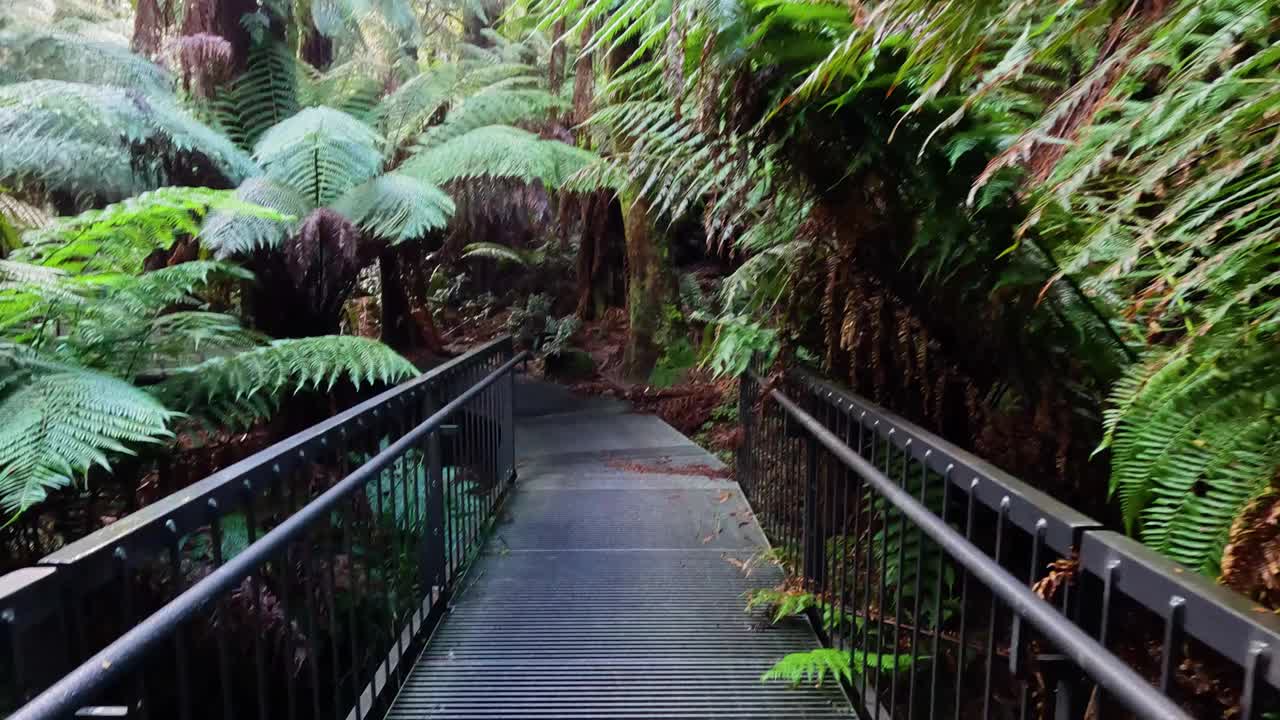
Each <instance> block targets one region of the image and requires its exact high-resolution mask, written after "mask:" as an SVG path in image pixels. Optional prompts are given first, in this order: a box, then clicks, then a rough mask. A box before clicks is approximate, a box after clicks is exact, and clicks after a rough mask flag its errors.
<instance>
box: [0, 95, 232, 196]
mask: <svg viewBox="0 0 1280 720" xmlns="http://www.w3.org/2000/svg"><path fill="white" fill-rule="evenodd" d="M197 168H198V169H197ZM175 171H178V172H181V173H184V174H188V175H190V176H194V175H195V174H196V173H197V172H200V173H205V174H209V173H211V174H212V175H214V176H217V177H220V178H222V179H223V181H225V182H230V183H233V184H234V183H238V182H239V181H240V180H241V179H242V178H244V177H246V176H248V175H251V174H254V173H255V172H256V167H255V166H254V163H253V161H252V159H251V158H249V156H247V155H245V154H244V153H243V152H242V151H240V150H239V149H238V148H236V147H235V146H234V145H233V144H232V143H231V142H229V141H228V140H227V139H226V138H225V137H223V136H222V135H219V134H218V133H216V132H214V131H213V130H211V129H210V128H208V127H206V126H204V125H202V124H200V123H199V122H197V121H196V120H195V119H193V118H192V117H191V116H190V115H188V114H187V113H185V112H183V111H182V110H180V109H178V108H177V107H176V106H175V105H173V104H172V103H171V102H170V101H168V100H164V99H162V98H159V97H154V96H153V97H143V96H141V95H138V94H137V93H136V92H133V91H126V90H122V89H120V88H114V87H109V86H93V85H81V84H76V83H67V82H60V81H54V80H34V81H30V82H23V83H16V84H13V85H4V86H0V182H4V183H6V184H9V185H12V186H18V187H21V186H22V185H23V184H25V183H38V184H39V185H40V186H42V187H43V188H45V189H47V190H56V191H62V192H68V193H71V194H72V195H76V194H90V195H94V196H98V197H101V198H103V199H106V200H109V201H110V200H120V199H123V198H125V197H128V196H130V195H137V194H139V193H142V192H145V191H147V190H154V189H155V188H158V187H161V186H163V185H166V184H170V183H169V181H170V180H171V179H173V178H174V175H175V174H176V173H175Z"/></svg>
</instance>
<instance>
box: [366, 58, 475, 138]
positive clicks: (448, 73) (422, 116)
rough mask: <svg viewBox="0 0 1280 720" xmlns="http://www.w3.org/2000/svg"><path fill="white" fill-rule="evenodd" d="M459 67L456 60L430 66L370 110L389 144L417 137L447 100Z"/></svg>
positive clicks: (449, 98) (456, 83) (456, 80)
mask: <svg viewBox="0 0 1280 720" xmlns="http://www.w3.org/2000/svg"><path fill="white" fill-rule="evenodd" d="M461 70H462V69H461V66H459V65H458V64H456V63H449V64H445V65H441V66H438V67H434V68H431V69H430V70H428V71H426V72H422V73H419V74H417V75H414V76H413V77H412V78H410V79H409V80H407V81H405V82H404V83H403V84H401V85H400V87H398V88H396V89H395V91H393V92H391V93H390V94H388V95H387V96H386V97H384V98H382V100H381V101H379V103H378V105H377V107H375V108H374V110H373V118H374V125H375V126H376V127H377V128H378V130H379V132H381V133H382V134H383V136H384V137H386V139H387V146H388V147H389V148H393V149H394V148H399V147H401V146H402V145H404V144H405V143H406V142H407V141H409V140H410V139H411V138H415V137H417V136H418V134H419V133H421V132H422V130H423V129H424V128H425V127H426V126H427V124H428V123H429V122H430V121H431V120H432V118H433V117H435V116H436V115H437V114H438V113H439V112H440V110H441V109H442V108H443V107H445V106H446V105H447V104H448V103H449V102H450V100H451V98H452V94H453V91H454V89H455V88H456V87H457V86H458V83H459V77H460V75H461Z"/></svg>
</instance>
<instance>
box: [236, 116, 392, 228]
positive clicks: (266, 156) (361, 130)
mask: <svg viewBox="0 0 1280 720" xmlns="http://www.w3.org/2000/svg"><path fill="white" fill-rule="evenodd" d="M381 143H382V138H381V137H379V136H378V134H377V133H376V132H374V130H373V128H371V127H369V126H368V125H365V124H364V123H362V122H360V121H359V120H357V119H356V118H354V117H352V116H350V115H348V114H347V113H344V112H342V111H340V110H334V109H333V108H326V107H317V108H307V109H305V110H303V111H301V112H299V113H298V114H297V115H294V116H293V117H291V118H289V119H287V120H285V121H284V122H282V123H279V124H278V125H275V126H273V127H272V128H271V129H270V130H268V131H267V132H266V133H264V134H263V135H262V137H261V138H259V139H258V142H257V143H256V144H255V145H254V148H253V154H254V157H255V158H257V160H258V162H260V163H261V164H262V167H263V168H264V169H265V170H266V172H267V177H268V178H270V179H271V180H274V181H276V182H279V183H283V184H285V185H288V186H290V187H292V188H295V189H297V190H298V192H299V193H301V194H302V196H303V197H305V198H306V199H307V201H308V202H310V203H311V204H312V206H314V207H319V206H322V205H328V204H329V203H331V202H333V201H334V200H336V199H337V198H338V197H339V196H340V195H342V194H343V193H345V192H347V191H348V190H350V189H351V188H353V187H355V186H357V185H359V184H360V183H363V182H364V181H366V180H368V179H369V178H371V177H373V176H374V175H376V174H377V173H378V171H379V169H381V167H382V153H381V152H380V150H379V147H380V146H381Z"/></svg>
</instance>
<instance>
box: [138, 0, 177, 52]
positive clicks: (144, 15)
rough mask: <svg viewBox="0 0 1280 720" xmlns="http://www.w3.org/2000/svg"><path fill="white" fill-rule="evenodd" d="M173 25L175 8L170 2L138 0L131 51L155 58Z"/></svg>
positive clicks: (166, 0)
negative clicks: (166, 33)
mask: <svg viewBox="0 0 1280 720" xmlns="http://www.w3.org/2000/svg"><path fill="white" fill-rule="evenodd" d="M172 25H173V8H172V7H170V6H169V2H168V0H138V9H137V11H136V12H135V13H134V15H133V38H132V39H131V40H130V41H129V49H130V50H132V51H134V52H135V53H137V54H139V55H141V56H143V57H146V58H154V57H155V56H156V55H158V54H159V53H160V43H161V42H162V41H163V40H164V34H165V32H166V31H167V30H168V29H169V28H170V27H171V26H172Z"/></svg>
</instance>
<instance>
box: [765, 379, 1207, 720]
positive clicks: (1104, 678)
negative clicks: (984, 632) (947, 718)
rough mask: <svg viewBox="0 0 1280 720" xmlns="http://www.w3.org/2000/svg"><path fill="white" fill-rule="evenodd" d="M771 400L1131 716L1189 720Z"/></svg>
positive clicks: (880, 478) (870, 469)
mask: <svg viewBox="0 0 1280 720" xmlns="http://www.w3.org/2000/svg"><path fill="white" fill-rule="evenodd" d="M769 396H770V397H771V398H772V399H773V400H774V401H776V402H777V403H778V404H779V406H781V407H782V408H783V409H784V410H785V411H786V413H787V414H788V415H789V416H790V417H791V418H793V419H794V420H795V421H796V422H798V423H799V424H800V425H801V426H802V427H803V429H804V430H805V431H806V432H808V433H809V434H811V435H812V437H813V438H814V439H815V440H816V441H817V442H818V443H820V444H821V445H822V447H823V448H825V449H826V450H827V451H828V452H830V453H831V454H832V455H834V456H835V457H836V458H837V459H838V460H839V461H840V462H842V463H844V464H845V465H846V466H847V467H849V468H851V469H852V470H853V471H854V472H855V473H857V475H858V476H859V477H860V478H861V479H862V480H863V481H864V482H867V483H870V484H871V485H872V486H873V487H874V489H875V490H876V492H878V493H879V494H880V495H881V496H883V497H884V498H885V499H886V500H888V501H889V502H890V503H892V504H893V506H894V507H895V508H896V509H897V510H898V511H900V512H901V513H902V514H903V515H905V516H906V517H907V518H909V519H910V520H911V522H912V523H914V525H915V526H916V527H917V528H919V529H920V530H922V531H923V532H924V533H925V534H927V535H928V536H929V537H930V538H931V539H932V540H933V541H934V542H936V543H937V544H938V545H939V546H940V547H941V548H942V549H943V550H944V551H945V552H946V553H947V554H948V555H949V556H950V557H951V558H952V559H954V560H955V561H956V562H958V563H960V564H961V565H963V566H964V568H965V569H966V570H967V571H968V572H969V573H971V574H972V575H973V576H974V577H976V578H978V579H979V580H981V581H982V582H983V583H984V584H985V585H986V586H987V588H989V590H990V591H991V593H993V594H994V595H995V596H997V597H998V598H999V599H1000V600H1001V601H1002V602H1004V603H1005V604H1006V605H1007V606H1008V607H1009V608H1010V609H1012V611H1013V612H1014V613H1016V614H1017V615H1018V616H1020V617H1023V618H1025V619H1026V620H1027V621H1029V622H1030V623H1031V624H1032V625H1033V626H1034V627H1035V628H1036V629H1037V630H1039V631H1040V633H1042V634H1043V635H1044V636H1045V637H1046V638H1047V639H1049V640H1050V641H1052V643H1053V645H1054V646H1055V647H1056V648H1057V649H1059V650H1061V651H1062V652H1063V653H1064V654H1066V655H1067V656H1068V657H1069V658H1071V660H1073V661H1074V662H1075V663H1076V664H1077V665H1078V666H1079V667H1080V668H1082V669H1085V672H1087V673H1088V674H1089V675H1090V676H1091V677H1093V678H1094V680H1095V681H1096V682H1097V683H1098V684H1099V685H1100V686H1102V687H1103V688H1105V689H1106V690H1107V691H1109V693H1110V694H1111V695H1112V696H1114V697H1115V698H1117V699H1119V700H1120V701H1121V702H1122V703H1124V705H1125V706H1126V707H1127V708H1128V709H1129V710H1131V711H1133V712H1136V713H1138V714H1139V716H1140V717H1146V718H1164V719H1168V720H1174V719H1177V718H1185V719H1186V720H1191V716H1190V715H1188V714H1186V713H1185V712H1183V710H1182V709H1181V708H1180V707H1179V706H1178V705H1177V704H1176V703H1174V702H1173V701H1172V700H1170V699H1169V698H1167V697H1165V696H1164V695H1163V694H1161V693H1160V692H1159V691H1158V690H1157V689H1155V688H1153V687H1152V686H1151V685H1149V684H1148V683H1147V682H1146V681H1145V680H1144V679H1143V678H1142V677H1141V676H1140V675H1138V674H1137V673H1136V672H1135V671H1134V670H1133V669H1132V668H1130V667H1129V666H1128V665H1126V664H1125V663H1124V662H1123V661H1121V660H1120V659H1119V658H1117V657H1116V656H1114V655H1112V654H1111V653H1110V652H1109V651H1108V650H1107V649H1106V648H1105V647H1104V646H1102V645H1101V644H1099V643H1098V642H1097V641H1095V640H1094V639H1093V638H1091V637H1089V636H1088V635H1087V634H1086V633H1085V632H1084V631H1082V630H1080V629H1079V628H1078V627H1076V626H1075V625H1074V624H1072V623H1071V622H1070V621H1069V620H1067V619H1066V618H1065V617H1063V616H1062V615H1061V614H1060V613H1058V611H1057V610H1056V609H1055V608H1053V607H1052V606H1051V605H1049V604H1048V603H1046V602H1045V601H1044V600H1043V599H1041V598H1040V597H1039V596H1037V595H1036V594H1035V593H1034V592H1032V591H1031V590H1030V589H1029V588H1027V587H1026V586H1024V585H1023V584H1022V583H1021V582H1019V581H1018V579H1017V578H1015V577H1014V576H1013V575H1012V574H1010V573H1009V572H1008V571H1006V570H1005V569H1004V568H1002V567H1000V565H999V564H997V563H996V562H995V561H993V560H992V559H991V558H989V557H987V555H986V554H985V553H984V552H982V550H981V549H979V548H978V547H977V546H975V545H974V544H973V543H971V542H969V540H967V539H966V538H965V537H964V536H963V535H961V534H960V533H959V532H957V531H956V530H955V529H954V528H952V527H951V526H950V525H948V524H947V523H946V522H945V521H943V520H942V519H941V518H939V517H938V516H936V515H934V514H933V513H932V512H930V511H929V509H928V508H927V507H925V506H924V505H923V504H921V503H920V502H919V501H918V500H916V499H915V498H914V497H912V496H911V494H910V493H908V492H907V491H906V490H904V489H902V488H901V487H899V486H898V485H897V484H895V483H894V482H893V481H891V480H889V478H887V477H885V476H884V475H883V474H881V473H880V471H879V470H877V469H876V467H875V466H874V465H872V464H871V463H870V462H868V461H867V460H866V459H864V458H863V457H862V456H860V455H859V454H858V453H856V452H855V451H854V450H853V449H851V448H850V447H849V446H847V445H845V444H844V442H842V441H841V440H840V439H839V438H837V437H836V436H835V435H834V434H832V433H831V432H830V431H829V430H827V428H826V427H824V426H823V425H822V423H820V422H819V421H818V420H817V419H815V418H814V417H813V416H812V415H810V414H808V413H806V412H805V411H804V410H802V409H801V408H800V407H799V406H798V405H796V403H795V402H793V401H792V400H791V399H790V398H788V397H787V396H786V395H785V394H783V393H782V392H781V391H780V390H776V389H774V390H771V391H770V392H769Z"/></svg>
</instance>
